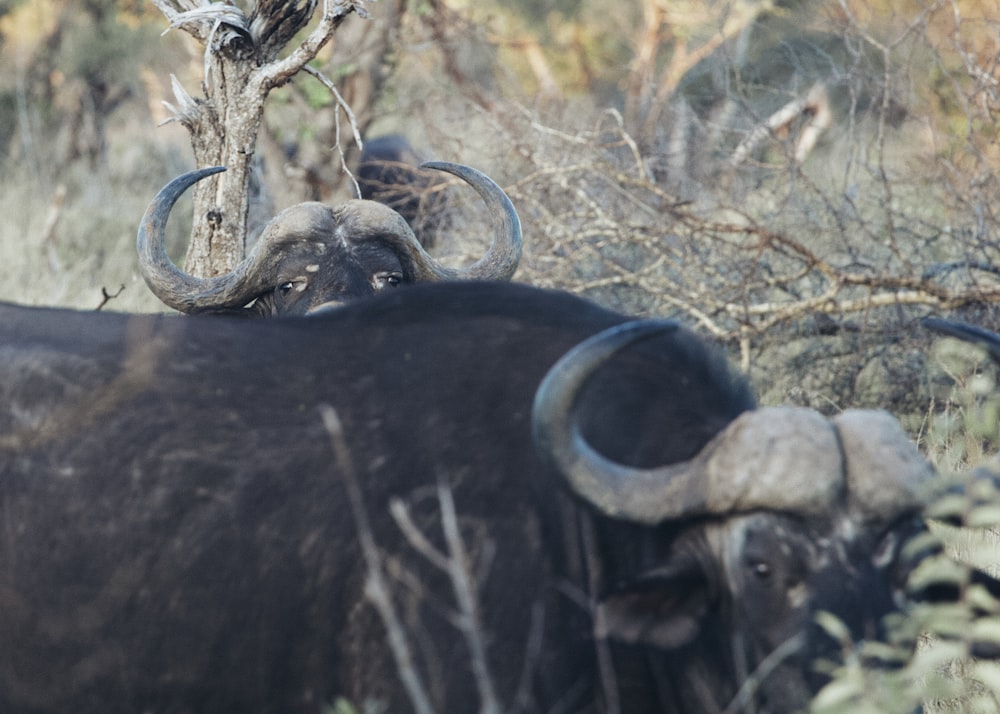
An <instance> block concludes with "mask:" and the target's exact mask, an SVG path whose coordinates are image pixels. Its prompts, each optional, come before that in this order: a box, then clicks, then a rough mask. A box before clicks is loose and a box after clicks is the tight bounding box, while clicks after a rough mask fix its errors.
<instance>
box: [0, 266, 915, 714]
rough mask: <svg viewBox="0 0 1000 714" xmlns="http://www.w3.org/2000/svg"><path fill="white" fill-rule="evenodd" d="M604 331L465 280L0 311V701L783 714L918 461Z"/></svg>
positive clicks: (557, 302) (723, 369)
mask: <svg viewBox="0 0 1000 714" xmlns="http://www.w3.org/2000/svg"><path fill="white" fill-rule="evenodd" d="M626 321H627V318H625V317H624V316H622V315H619V314H616V313H613V312H609V311H607V310H604V309H602V308H599V307H597V306H595V305H593V304H591V303H589V302H586V301H584V300H582V299H579V298H576V297H573V296H570V295H566V294H562V293H556V292H547V291H541V290H536V289H531V288H527V287H524V286H516V285H512V284H503V283H499V284H494V283H475V282H473V283H449V284H436V285H425V286H415V287H413V288H412V289H410V290H409V291H408V293H407V294H405V295H403V294H401V293H399V292H393V293H389V294H385V295H382V296H378V297H375V298H372V299H370V300H360V301H356V302H353V303H351V304H350V305H348V306H345V307H344V308H342V309H340V310H333V311H327V312H324V313H321V314H318V315H315V316H312V317H310V318H302V319H296V318H290V319H288V320H281V321H277V322H271V323H268V324H264V323H261V322H256V321H245V320H237V319H226V318H211V319H210V318H199V317H192V318H181V317H177V316H162V315H161V316H129V315H121V314H103V313H101V314H82V313H76V312H70V311H60V310H48V309H37V308H24V307H17V306H10V305H3V306H0V404H2V405H3V406H2V409H0V484H2V486H0V514H2V521H0V524H2V527H0V638H2V642H3V646H2V647H0V711H5V712H20V713H31V714H43V713H45V714H55V713H57V712H58V713H59V714H64V713H65V712H74V714H98V713H99V714H118V713H121V714H125V713H126V712H127V713H128V714H135V713H136V712H158V713H170V714H173V713H178V714H179V713H181V712H185V713H187V712H213V713H227V712H233V713H234V714H235V713H236V712H239V713H241V714H245V713H248V712H283V713H286V712H302V713H307V712H308V713H310V714H319V713H320V712H323V711H324V707H325V706H327V705H329V703H330V702H332V701H334V699H335V698H336V697H345V698H346V699H347V700H348V701H350V702H353V703H354V705H355V706H356V708H357V710H358V711H381V712H400V711H407V710H409V708H410V701H411V698H410V697H411V695H410V694H408V693H407V691H408V690H405V689H404V686H403V685H402V684H401V679H400V675H399V673H398V672H399V671H405V672H408V673H409V675H411V678H416V679H418V680H420V681H422V682H424V683H425V689H426V699H427V701H428V702H429V704H430V706H431V707H432V708H434V709H435V710H436V711H440V712H470V711H478V710H480V709H479V707H480V697H481V696H482V694H481V693H482V692H488V691H492V692H495V694H496V699H498V700H499V701H500V702H501V706H503V707H505V708H507V709H510V710H516V711H525V712H553V711H567V712H568V711H572V712H609V711H621V712H630V713H635V712H671V711H676V712H695V711H697V712H716V711H723V710H725V709H726V708H727V707H729V706H732V709H731V711H742V710H753V711H757V712H792V711H798V710H800V709H801V708H803V707H804V706H805V704H806V703H807V701H808V699H809V696H810V695H811V693H813V692H815V691H816V690H817V688H818V687H820V686H821V685H822V683H823V681H824V678H823V676H822V675H820V674H819V673H817V671H816V670H815V669H814V666H813V662H814V660H815V658H817V657H821V656H825V655H827V654H829V652H830V651H831V649H832V648H835V647H838V646H839V643H834V642H832V640H831V638H830V637H828V636H827V635H825V633H824V632H823V631H822V630H820V629H819V628H818V627H817V626H815V625H814V624H813V616H814V615H815V614H816V613H817V612H818V611H820V610H823V611H826V612H829V613H832V614H833V615H836V616H837V617H839V618H840V619H841V620H843V622H844V623H845V625H846V627H847V628H848V631H849V632H850V633H851V635H852V636H853V637H857V638H860V637H876V636H878V634H879V623H880V619H881V617H882V616H883V615H884V614H886V613H889V612H892V611H895V610H897V609H899V608H901V607H905V604H906V599H905V592H904V582H905V580H906V575H907V572H908V570H909V568H910V567H911V555H910V554H909V551H905V552H904V547H903V546H904V544H905V543H906V541H907V538H908V537H909V536H910V535H911V534H914V533H917V532H920V531H922V530H923V528H924V526H923V522H922V519H921V518H920V513H921V507H922V502H921V492H922V489H923V488H924V486H925V485H926V483H927V482H928V481H930V480H932V478H933V472H932V470H931V469H930V467H929V466H928V465H927V464H926V463H925V462H924V461H923V460H922V459H921V458H920V456H919V454H918V453H917V452H916V450H915V448H914V447H913V446H912V445H911V444H910V443H909V442H908V441H907V440H906V438H905V437H904V436H903V434H902V432H901V430H900V429H899V427H898V425H897V424H896V423H895V422H894V421H893V420H892V419H891V418H890V417H888V415H886V414H884V413H878V412H874V413H873V412H848V413H845V414H843V415H841V416H839V417H837V418H836V419H834V420H832V421H829V420H827V419H825V418H824V417H821V416H819V415H818V414H817V413H815V412H812V411H809V410H804V409H755V404H754V400H753V398H752V396H751V392H750V389H749V388H748V386H747V384H746V382H745V381H744V380H743V379H742V378H741V377H740V376H738V375H736V374H734V373H733V372H731V371H730V370H729V368H728V367H727V365H726V361H725V359H724V358H723V357H721V356H720V355H719V354H718V353H716V352H715V351H714V350H712V349H709V348H708V347H707V346H706V345H705V344H704V343H703V342H702V341H701V340H700V339H699V338H698V337H696V336H695V335H694V334H693V333H691V332H689V331H687V330H685V329H684V328H682V327H679V326H678V325H676V324H670V323H668V324H658V325H654V326H653V327H652V328H651V327H649V326H648V325H647V324H645V323H638V324H623V323H626ZM540 385H541V386H540ZM536 394H537V397H536ZM532 414H534V417H533V416H532ZM333 416H336V417H338V418H339V423H340V425H341V427H340V430H336V429H333V428H332V427H331V423H332V419H333ZM536 449H537V451H536ZM445 494H450V495H449V498H450V499H453V501H454V504H455V508H454V510H455V512H456V513H457V523H456V524H453V525H455V530H456V531H457V532H458V534H459V535H460V539H459V540H460V543H461V544H462V549H461V551H456V550H455V549H454V548H452V553H459V555H457V556H456V557H454V558H452V560H453V561H454V562H457V563H464V564H465V565H467V566H468V567H467V569H466V571H465V572H467V574H468V577H469V578H471V580H472V586H471V588H470V590H471V593H472V596H473V598H472V600H471V602H472V603H473V604H471V605H470V604H468V603H465V604H464V605H463V606H462V607H458V606H457V605H456V602H458V601H462V598H463V597H465V596H467V595H469V593H465V594H464V595H463V596H462V597H459V595H458V593H459V592H460V591H459V589H457V588H455V587H453V586H454V584H455V582H456V580H455V578H454V577H453V576H449V575H448V574H447V573H446V572H445V570H446V568H444V565H443V564H442V562H440V561H441V560H442V558H441V556H440V554H441V552H443V551H446V550H447V547H446V544H448V543H453V540H448V539H447V538H446V537H445V536H444V535H442V530H441V529H440V528H439V525H440V524H441V523H442V518H443V514H445V513H446V512H447V509H446V508H445V502H446V499H445V497H444V495H445ZM447 522H448V521H444V523H445V524H447ZM365 544H367V545H365ZM373 553H375V554H376V555H377V556H378V557H379V558H380V563H381V565H380V566H379V567H378V568H373V567H371V566H368V565H366V562H369V561H366V557H371V556H372V554H373ZM379 570H381V572H383V579H384V580H385V581H387V584H386V589H387V591H388V596H389V597H390V598H391V600H392V602H393V603H394V606H395V607H394V611H395V612H396V614H397V618H398V620H399V622H400V627H402V628H404V629H405V631H406V632H408V633H409V642H410V650H409V655H408V658H409V663H408V669H406V668H404V669H402V670H397V665H396V663H395V661H394V659H393V657H392V654H391V650H390V647H389V646H388V645H387V639H386V630H385V627H384V626H383V623H382V621H381V620H380V619H379V617H377V615H376V612H375V609H374V608H373V607H372V605H371V599H373V598H374V597H375V595H374V593H375V585H374V583H375V582H376V581H375V580H374V577H373V573H375V572H379ZM463 602H464V601H463ZM470 632H471V633H474V634H477V635H478V638H470V637H468V636H467V635H468V634H469V633H470ZM463 633H464V634H463ZM393 642H394V643H395V642H396V641H395V640H394V641H393ZM475 643H478V644H475ZM477 648H478V649H477ZM471 652H478V654H470V653H471ZM484 671H485V672H488V673H489V681H490V682H491V685H490V686H488V687H484V685H483V673H484ZM407 681H409V680H407Z"/></svg>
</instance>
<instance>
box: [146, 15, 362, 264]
mask: <svg viewBox="0 0 1000 714" xmlns="http://www.w3.org/2000/svg"><path fill="white" fill-rule="evenodd" d="M154 3H155V4H156V6H157V8H159V9H160V11H161V12H162V13H163V14H164V16H165V17H166V18H167V20H168V21H169V22H170V26H169V27H168V30H170V29H173V28H180V29H182V30H184V31H185V32H187V33H189V34H190V35H192V36H193V37H194V38H195V39H197V40H198V41H199V42H200V43H201V44H202V45H203V46H204V48H205V50H204V64H205V70H204V73H205V74H204V79H203V81H202V87H201V89H202V93H201V96H200V97H197V98H195V97H192V95H191V94H190V93H188V92H187V91H185V90H184V89H183V87H181V85H180V83H179V82H178V81H177V80H176V79H175V80H174V81H173V85H174V97H175V103H174V104H173V105H167V106H168V109H170V110H171V112H172V113H173V117H172V118H171V121H177V122H180V123H181V124H182V125H184V127H185V128H186V129H187V130H188V132H189V133H190V135H191V144H192V147H193V149H194V154H195V162H196V164H197V166H198V167H199V168H201V167H207V166H225V167H226V168H227V169H228V171H226V172H225V174H219V175H218V176H217V177H215V178H213V179H211V180H207V181H203V182H201V183H199V184H198V185H196V186H195V188H194V201H195V217H196V221H195V227H194V229H193V230H192V237H191V245H190V248H189V250H188V256H187V261H186V264H185V267H186V269H187V270H188V272H190V273H192V274H193V275H201V276H204V275H214V274H219V273H222V272H226V271H228V270H229V269H231V268H232V267H233V266H234V265H235V264H236V263H237V262H238V261H239V260H240V259H241V258H242V257H243V255H244V253H245V249H246V245H245V240H246V224H247V214H248V209H249V185H250V172H251V162H252V160H253V157H254V153H255V151H256V145H257V132H258V129H259V128H260V123H261V119H262V117H263V113H264V102H265V100H266V99H267V96H268V94H269V93H270V92H271V90H273V89H274V88H275V87H279V86H281V85H282V84H284V83H286V82H288V81H289V80H291V78H292V77H294V76H295V75H296V74H297V73H298V72H299V71H301V70H302V69H303V68H304V67H305V66H306V64H307V63H308V62H309V61H311V60H312V59H313V58H315V57H316V54H317V53H318V52H319V50H320V49H321V48H322V47H323V46H324V45H326V44H327V43H328V42H329V41H330V40H331V38H332V37H333V35H334V33H335V32H336V30H337V28H338V27H339V26H340V24H341V23H342V22H343V21H344V20H345V19H346V18H347V16H348V15H350V14H351V13H357V14H358V15H360V16H362V17H367V11H366V10H365V8H364V4H365V0H324V3H323V14H322V17H321V18H320V20H319V22H318V24H317V25H316V27H315V28H314V29H313V30H312V32H310V33H309V35H308V36H307V37H306V39H305V40H303V41H302V43H301V44H300V45H299V46H298V47H296V48H295V49H294V50H293V51H292V52H291V53H290V54H289V55H288V56H287V57H285V58H283V59H278V53H279V52H280V50H282V49H283V48H284V46H285V45H286V44H287V43H288V42H289V41H290V40H291V39H292V38H293V37H294V36H295V34H296V33H297V32H298V31H299V30H302V29H304V28H305V27H306V26H307V25H308V23H309V22H310V20H311V19H312V17H313V13H314V11H315V8H316V0H297V1H296V2H291V3H286V2H279V1H278V0H261V1H260V2H257V3H254V4H252V5H251V8H252V9H251V10H250V11H249V14H248V13H246V12H244V10H243V9H241V8H240V7H238V6H236V5H233V4H229V3H221V2H212V3H209V2H206V1H205V0H154ZM328 86H329V85H328ZM342 104H343V103H342V102H340V105H341V106H342Z"/></svg>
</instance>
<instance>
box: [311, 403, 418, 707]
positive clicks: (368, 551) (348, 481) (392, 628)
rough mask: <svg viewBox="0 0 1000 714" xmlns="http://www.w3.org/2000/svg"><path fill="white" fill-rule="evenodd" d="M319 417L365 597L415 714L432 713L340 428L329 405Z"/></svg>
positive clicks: (342, 430)
mask: <svg viewBox="0 0 1000 714" xmlns="http://www.w3.org/2000/svg"><path fill="white" fill-rule="evenodd" d="M319 411H320V415H321V416H322V418H323V425H324V426H325V427H326V431H327V434H329V436H330V444H331V446H332V447H333V453H334V456H335V458H336V462H337V470H338V471H339V472H340V475H341V478H342V479H343V482H344V488H345V489H346V491H347V499H348V502H349V504H350V508H351V516H352V517H353V518H354V525H355V528H356V529H357V532H358V539H359V542H360V545H361V553H362V555H363V557H364V559H365V567H366V568H367V570H368V578H367V580H366V582H365V597H367V598H368V599H369V600H370V601H371V603H372V604H373V605H374V606H375V609H376V610H377V611H378V614H379V617H381V618H382V622H383V624H384V625H385V628H386V633H387V635H388V638H389V648H390V649H391V650H392V656H393V659H394V660H395V661H396V667H397V669H398V670H399V677H400V679H401V680H402V681H403V686H404V687H405V688H406V693H407V695H408V696H409V698H410V703H411V704H412V705H413V708H414V710H415V711H416V712H417V713H418V714H434V708H433V707H432V706H431V703H430V697H429V696H428V694H427V690H426V689H425V688H424V684H423V682H422V681H421V680H420V675H419V674H418V673H417V670H416V665H415V663H414V657H413V652H412V650H411V649H410V645H409V642H408V639H407V635H406V630H405V629H404V627H403V624H402V622H400V620H399V616H398V614H397V613H396V608H395V605H394V604H393V602H392V596H391V595H390V594H389V588H388V586H387V584H386V580H385V577H384V575H383V574H382V560H381V557H380V556H379V553H378V547H377V546H376V545H375V536H374V534H373V532H372V528H371V524H370V523H369V521H368V513H367V511H366V510H365V505H364V500H363V499H362V496H361V486H360V485H359V480H358V475H357V472H356V471H355V469H354V461H353V459H352V458H351V453H350V449H349V448H348V446H347V439H346V437H345V436H344V428H343V425H342V424H341V422H340V417H338V416H337V412H336V410H335V409H334V408H333V407H332V406H330V405H329V404H321V405H320V407H319Z"/></svg>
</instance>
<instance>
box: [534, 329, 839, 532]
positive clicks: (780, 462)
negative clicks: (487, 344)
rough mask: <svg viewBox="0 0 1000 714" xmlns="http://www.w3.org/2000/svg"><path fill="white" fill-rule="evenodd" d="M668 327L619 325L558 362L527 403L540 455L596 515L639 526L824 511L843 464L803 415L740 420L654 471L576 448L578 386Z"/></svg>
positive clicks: (824, 432) (821, 422)
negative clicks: (739, 514) (763, 512)
mask: <svg viewBox="0 0 1000 714" xmlns="http://www.w3.org/2000/svg"><path fill="white" fill-rule="evenodd" d="M676 329H678V326H677V325H676V323H672V322H666V323H663V322H659V323H658V322H632V323H626V324H624V325H619V326H617V327H614V328H611V329H609V330H606V331H604V332H602V333H600V334H598V335H595V336H594V337H591V338H590V339H588V340H586V341H584V342H582V343H581V344H580V345H578V346H577V347H575V348H574V349H573V350H571V351H570V352H568V353H567V354H566V355H565V356H564V357H563V358H562V359H560V360H559V362H557V363H556V365H555V366H554V367H552V369H551V370H550V371H549V373H548V374H547V375H546V377H545V379H544V380H543V381H542V384H541V386H540V387H539V389H538V392H537V394H536V396H535V404H534V410H533V414H532V419H533V428H534V434H535V441H536V444H537V445H538V448H539V449H540V451H541V452H542V454H543V455H544V456H547V457H548V458H549V459H551V461H552V462H553V463H554V465H555V466H556V468H557V469H558V470H559V471H560V472H561V473H562V474H563V476H564V478H565V479H566V480H567V482H568V484H569V486H570V488H571V489H572V490H573V491H574V492H575V493H576V494H577V495H579V496H580V497H582V498H583V499H585V500H586V501H588V502H590V503H591V504H592V505H593V506H595V507H596V508H597V509H599V510H600V511H602V512H603V513H605V514H606V515H609V516H613V517H617V518H623V519H628V520H632V521H637V522H640V523H645V524H649V525H653V524H657V523H660V522H662V521H665V520H668V519H671V518H677V517H680V516H693V515H699V514H701V515H704V514H723V513H729V512H734V511H749V510H755V509H760V508H768V509H775V510H786V511H794V512H798V513H802V512H806V513H816V512H822V511H825V510H826V509H827V508H828V506H829V504H830V502H831V500H832V499H834V498H836V497H837V495H838V494H839V493H841V492H842V490H843V489H844V488H845V484H844V480H843V460H842V458H841V449H840V443H839V439H838V436H837V433H836V431H835V429H834V428H833V426H832V425H831V424H830V422H829V421H827V420H826V419H825V418H824V417H822V416H821V415H820V414H818V413H817V412H815V411H812V410H809V409H797V408H770V409H758V410H756V411H753V412H745V413H744V414H742V415H741V416H739V417H738V418H737V419H735V420H734V421H733V422H732V423H731V424H730V425H729V426H728V427H727V428H726V429H724V430H723V431H722V432H721V433H720V434H718V435H717V436H716V437H715V438H714V439H712V440H711V441H710V442H709V443H708V444H707V445H706V446H705V447H704V448H703V449H702V450H701V451H700V452H699V453H698V454H697V455H696V456H695V457H694V458H692V459H690V460H689V461H686V462H681V463H675V464H670V465H667V466H662V467H658V468H654V469H641V468H633V467H629V466H624V465H622V464H618V463H615V462H613V461H611V460H610V459H608V458H606V457H604V456H602V455H601V454H599V453H597V452H596V451H595V450H594V449H593V448H592V447H591V446H590V445H589V444H587V443H586V441H585V440H584V439H583V437H582V435H581V434H580V431H579V428H578V426H577V423H576V419H575V417H574V411H575V410H574V403H575V401H576V395H577V394H578V393H579V391H580V387H581V386H582V385H583V384H584V382H585V381H586V380H587V379H588V378H589V377H590V375H591V374H593V372H594V371H595V370H596V369H597V368H598V367H600V366H601V365H602V364H603V363H605V362H606V361H608V360H609V359H610V358H611V357H612V356H614V355H615V354H616V353H617V352H618V351H620V350H622V349H624V348H625V347H627V346H628V345H631V344H633V343H635V342H637V341H639V340H643V339H647V338H649V337H652V336H655V335H658V334H663V333H664V332H667V331H672V330H676ZM677 397H678V399H683V398H684V395H682V394H679V395H677Z"/></svg>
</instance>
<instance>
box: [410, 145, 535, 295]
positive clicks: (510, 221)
mask: <svg viewBox="0 0 1000 714" xmlns="http://www.w3.org/2000/svg"><path fill="white" fill-rule="evenodd" d="M420 168H422V169H435V170H437V171H445V172H447V173H450V174H453V175H455V176H458V177H459V178H460V179H462V180H463V181H465V182H466V183H467V184H469V185H470V186H472V188H474V189H476V192H477V193H478V194H479V195H480V196H481V197H482V199H483V201H484V202H485V203H486V208H487V210H488V211H489V216H490V223H491V224H492V225H493V226H494V232H493V241H492V243H490V247H489V249H487V251H486V255H484V256H483V257H482V258H480V259H479V260H477V261H476V262H475V263H473V264H472V265H470V266H469V267H467V268H462V269H458V270H455V269H452V268H446V267H444V266H443V265H441V264H440V263H438V262H437V261H435V260H434V259H433V258H431V257H430V255H429V254H428V253H427V252H426V251H425V250H424V249H423V248H422V247H421V246H420V244H419V243H417V242H416V239H414V243H416V245H415V248H414V253H415V255H414V261H415V263H416V270H417V279H418V280H510V279H511V278H512V277H513V276H514V272H515V271H516V270H517V266H518V263H520V261H521V219H520V218H518V215H517V210H516V209H515V208H514V204H513V203H511V200H510V198H509V197H508V196H507V194H506V193H504V190H503V189H502V188H500V186H498V185H497V183H496V182H495V181H494V180H493V179H491V178H490V177H489V176H487V175H486V174H484V173H482V172H481V171H477V170H476V169H474V168H471V167H469V166H463V165H462V164H453V163H450V162H447V161H428V162H425V163H423V164H421V165H420Z"/></svg>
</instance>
